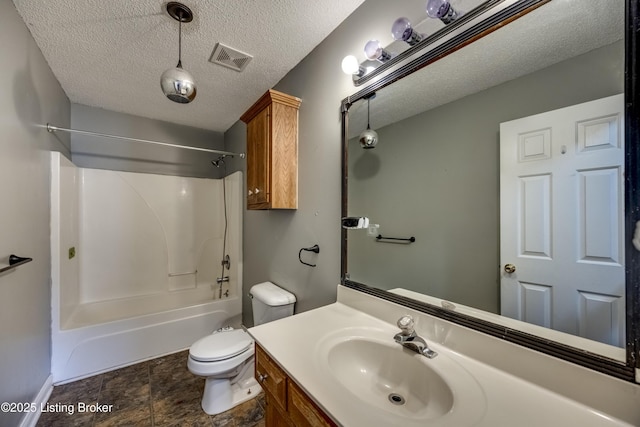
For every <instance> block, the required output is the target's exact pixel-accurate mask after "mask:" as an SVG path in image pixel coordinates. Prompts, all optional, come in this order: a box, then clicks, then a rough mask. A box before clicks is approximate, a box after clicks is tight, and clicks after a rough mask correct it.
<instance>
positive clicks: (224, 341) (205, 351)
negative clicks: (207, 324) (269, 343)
mask: <svg viewBox="0 0 640 427" xmlns="http://www.w3.org/2000/svg"><path fill="white" fill-rule="evenodd" d="M249 294H250V295H251V297H252V304H251V305H252V308H253V315H254V319H255V324H256V325H258V324H261V323H266V322H269V321H272V320H276V319H280V318H283V317H287V316H291V315H292V314H293V306H294V304H295V296H294V295H293V294H291V293H289V292H287V291H285V290H284V289H282V288H280V287H278V286H276V285H274V284H273V283H271V282H265V283H260V284H258V285H254V286H253V287H252V288H251V290H250V291H249ZM254 351H255V347H254V341H253V339H252V338H251V336H250V335H249V334H248V333H247V332H245V331H244V330H242V329H233V328H231V327H225V328H221V329H218V330H217V331H215V332H214V333H213V334H211V335H208V336H206V337H204V338H201V339H199V340H198V341H196V342H195V343H193V345H192V346H191V347H190V348H189V358H188V359H187V368H188V369H189V371H190V372H191V373H192V374H194V375H198V376H202V377H205V378H206V380H205V386H204V394H203V396H202V409H203V410H204V411H205V412H206V413H207V414H209V415H215V414H219V413H221V412H224V411H228V410H229V409H231V408H233V407H234V406H237V405H239V404H240V403H242V402H245V401H247V400H249V399H251V398H253V397H255V396H256V395H257V394H258V393H260V391H261V390H262V389H261V387H260V385H259V384H258V382H257V381H256V380H255V378H254V376H253V374H254V370H255V362H254Z"/></svg>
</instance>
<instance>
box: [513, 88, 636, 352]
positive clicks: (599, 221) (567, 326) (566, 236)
mask: <svg viewBox="0 0 640 427" xmlns="http://www.w3.org/2000/svg"><path fill="white" fill-rule="evenodd" d="M623 117H624V99H623V95H615V96H611V97H607V98H603V99H600V100H596V101H591V102H586V103H583V104H578V105H575V106H572V107H567V108H562V109H559V110H554V111H550V112H547V113H542V114H537V115H535V116H530V117H526V118H522V119H518V120H513V121H510V122H506V123H502V124H501V125H500V156H501V159H500V209H501V211H500V212H501V230H500V232H501V239H500V252H501V265H502V266H503V268H502V279H501V312H502V313H501V314H502V315H505V316H508V317H512V318H516V319H519V320H523V321H526V322H529V323H534V324H537V325H540V326H545V327H548V328H552V329H556V330H559V331H563V332H568V333H570V334H574V335H579V336H582V337H585V338H589V339H593V340H596V341H600V342H604V343H607V344H611V345H615V346H619V347H623V346H624V343H625V339H624V337H625V335H624V319H625V317H624V311H625V301H624V295H625V272H624V265H623V264H624V245H623V238H624V237H623V236H624V223H623V218H624V214H623V212H624V197H623V195H624V188H623V185H624V184H623V183H624V175H623V172H624V171H623V168H624V146H623V129H624V127H623V123H622V120H623ZM509 264H510V265H509ZM507 266H508V268H507Z"/></svg>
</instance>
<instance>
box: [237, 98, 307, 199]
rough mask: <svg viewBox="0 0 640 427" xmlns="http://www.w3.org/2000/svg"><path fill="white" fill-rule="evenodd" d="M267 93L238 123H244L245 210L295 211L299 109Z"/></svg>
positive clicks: (290, 101) (294, 102)
mask: <svg viewBox="0 0 640 427" xmlns="http://www.w3.org/2000/svg"><path fill="white" fill-rule="evenodd" d="M300 103H301V100H300V99H299V98H296V97H294V96H290V95H287V94H284V93H282V92H278V91H275V90H268V91H267V92H266V93H265V94H264V95H263V96H262V97H261V98H260V99H259V100H258V101H256V103H255V104H253V106H252V107H251V108H249V109H248V110H247V112H246V113H244V114H243V115H242V117H240V120H242V121H243V122H245V123H246V124H247V209H297V208H298V108H299V107H300Z"/></svg>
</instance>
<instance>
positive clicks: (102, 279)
mask: <svg viewBox="0 0 640 427" xmlns="http://www.w3.org/2000/svg"><path fill="white" fill-rule="evenodd" d="M80 176H81V184H80V224H81V230H80V248H81V250H80V252H79V255H80V303H91V302H97V301H105V300H113V299H120V298H129V297H137V296H142V295H150V294H155V293H162V292H168V291H175V290H184V289H194V288H196V287H198V286H210V285H211V284H213V283H215V278H216V274H217V273H219V272H217V271H216V270H217V268H215V266H219V265H220V263H219V261H220V260H221V259H222V238H223V232H224V223H223V205H222V184H221V182H220V181H218V180H211V179H200V178H185V177H177V176H165V175H152V174H139V173H131V172H116V171H108V170H98V169H80Z"/></svg>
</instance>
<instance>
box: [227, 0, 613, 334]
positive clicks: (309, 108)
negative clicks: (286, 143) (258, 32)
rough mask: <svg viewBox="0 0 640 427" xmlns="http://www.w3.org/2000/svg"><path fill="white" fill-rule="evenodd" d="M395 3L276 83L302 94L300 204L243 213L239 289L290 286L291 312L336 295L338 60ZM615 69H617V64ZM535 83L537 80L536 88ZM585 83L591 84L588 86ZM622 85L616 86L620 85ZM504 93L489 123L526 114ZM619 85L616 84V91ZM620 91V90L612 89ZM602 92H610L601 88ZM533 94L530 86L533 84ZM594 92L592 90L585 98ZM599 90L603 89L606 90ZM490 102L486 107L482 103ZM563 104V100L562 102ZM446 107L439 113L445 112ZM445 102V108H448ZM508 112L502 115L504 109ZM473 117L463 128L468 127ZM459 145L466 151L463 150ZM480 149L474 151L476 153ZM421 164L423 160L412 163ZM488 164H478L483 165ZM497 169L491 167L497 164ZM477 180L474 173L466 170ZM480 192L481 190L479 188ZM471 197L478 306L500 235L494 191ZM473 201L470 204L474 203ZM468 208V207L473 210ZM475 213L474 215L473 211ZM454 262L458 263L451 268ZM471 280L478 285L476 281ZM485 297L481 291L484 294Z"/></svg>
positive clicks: (372, 4)
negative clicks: (478, 253)
mask: <svg viewBox="0 0 640 427" xmlns="http://www.w3.org/2000/svg"><path fill="white" fill-rule="evenodd" d="M400 7H401V6H398V5H397V4H396V3H394V2H385V1H383V0H368V1H366V2H365V3H364V4H363V5H362V6H361V7H360V8H358V10H357V11H356V12H355V13H354V14H353V15H352V16H350V17H349V18H348V19H347V20H345V22H343V23H342V25H340V26H339V27H338V28H337V29H336V30H335V31H334V32H333V33H332V34H331V35H330V36H329V37H328V38H327V39H325V41H323V42H322V43H321V44H320V45H319V46H318V47H317V48H316V49H315V50H314V51H313V52H312V53H311V54H309V55H308V56H307V57H306V58H305V59H304V60H303V61H302V62H301V63H300V64H299V65H298V66H297V67H296V68H295V69H293V70H292V71H291V72H290V73H289V74H287V76H286V77H285V78H283V79H282V80H281V81H280V82H279V83H278V84H277V85H276V86H275V89H277V90H280V91H283V92H285V93H288V94H291V95H294V96H297V97H300V98H301V99H302V105H301V107H300V130H299V171H298V175H299V209H298V210H297V211H250V212H247V211H245V213H244V265H245V267H244V277H243V282H244V288H245V289H244V291H245V295H246V293H247V292H248V290H249V288H250V287H251V286H252V285H253V284H255V283H259V282H261V281H264V280H271V281H273V282H275V283H276V284H278V285H280V286H282V287H284V288H285V289H288V290H289V291H291V292H293V293H294V294H295V295H296V296H297V297H298V303H297V305H296V312H301V311H306V310H310V309H313V308H316V307H319V306H322V305H325V304H328V303H331V302H333V301H335V298H336V285H337V284H338V283H339V280H340V225H339V220H340V182H341V171H340V161H341V160H340V159H341V156H340V149H341V147H340V115H339V105H340V101H341V100H342V99H343V98H345V97H346V96H347V95H349V94H351V93H354V92H356V91H357V90H356V89H355V88H354V87H353V85H352V84H351V81H350V79H349V77H348V76H345V75H344V74H343V73H342V72H341V70H340V63H341V61H342V58H344V56H346V55H348V54H358V53H359V52H361V50H362V46H364V44H365V43H366V41H367V40H369V39H372V38H378V39H380V40H385V41H388V40H389V34H388V26H389V19H390V18H389V16H398V13H399V12H398V10H399V8H400ZM617 71H618V72H619V71H621V70H620V68H618V69H617ZM600 72H602V68H596V69H592V70H581V73H578V75H580V74H582V73H586V74H589V76H593V75H597V74H598V73H600ZM564 73H565V74H563V75H564V76H565V82H567V84H566V85H559V86H558V85H556V86H554V87H551V88H549V87H547V88H546V89H548V90H549V91H551V92H553V93H554V94H555V95H556V96H554V99H556V100H559V99H560V98H561V97H562V96H563V93H564V92H566V91H568V90H571V89H570V86H573V87H575V85H576V84H579V83H578V82H575V78H576V74H575V70H565V71H564ZM538 87H539V86H538ZM587 89H588V88H587ZM618 89H620V90H621V87H619V86H618ZM501 90H502V91H503V93H501V94H500V97H501V99H506V100H507V101H506V102H505V103H504V104H503V105H501V106H500V107H498V108H497V111H496V113H495V117H494V118H493V120H494V122H495V121H496V120H497V122H498V123H499V121H503V120H508V119H510V118H515V117H518V116H520V115H527V114H529V113H528V112H526V111H524V110H523V109H520V110H518V109H515V108H514V106H513V101H514V100H513V99H511V98H510V97H511V95H510V94H511V93H512V92H511V91H512V90H514V88H513V87H510V86H509V83H507V84H505V85H503V86H502V88H501ZM614 91H616V90H614ZM617 91H619V90H617ZM605 92H607V91H605ZM532 93H533V94H534V95H535V92H534V91H533V90H532ZM592 95H594V92H591V93H590V94H589V95H588V96H589V97H590V96H592ZM603 96H604V95H603ZM580 98H581V95H578V96H574V98H573V100H570V101H569V102H574V101H575V102H580V101H581V99H580ZM487 102H491V104H489V105H491V108H487ZM493 102H495V101H493V100H488V99H484V100H482V99H481V98H477V99H476V100H475V101H474V103H473V104H469V107H468V108H475V109H479V110H486V111H487V112H489V111H490V110H492V109H493V107H494V105H493ZM563 102H564V101H563ZM558 106H559V105H558V102H557V101H553V100H552V101H545V102H544V103H542V102H540V103H537V104H536V108H543V109H552V108H557V107H558ZM444 108H446V107H443V109H441V112H440V113H439V114H444V112H445V109H444ZM449 108H450V107H449ZM505 112H507V114H505ZM475 124H476V120H475V119H473V120H472V121H470V122H469V123H468V124H467V125H465V126H468V127H470V126H473V125H475ZM496 135H497V130H495V129H494V130H491V131H490V132H489V133H488V134H485V135H484V136H483V137H486V138H489V139H490V141H491V144H493V145H492V146H491V148H487V149H485V150H483V151H482V156H489V157H491V158H492V160H491V161H490V162H493V164H494V165H496V164H497V153H498V151H497V150H498V148H497V139H496ZM225 144H226V147H227V149H228V150H231V151H245V145H246V136H245V127H244V124H242V123H236V124H235V125H234V126H233V127H232V128H231V129H229V130H228V131H227V132H226V133H225ZM458 150H460V151H461V152H465V149H464V148H461V147H458ZM478 151H479V150H474V152H473V154H474V155H475V154H477V152H478ZM416 167H421V166H416ZM485 167H487V168H488V167H489V166H483V168H485ZM243 168H244V164H243V163H240V162H236V163H234V170H236V169H243ZM494 170H495V169H494ZM466 176H467V177H469V179H472V180H473V179H474V176H473V175H472V174H466ZM483 182H484V183H483V185H485V184H486V183H489V185H490V187H491V189H490V190H487V191H489V193H490V194H494V195H495V192H496V189H497V187H498V178H497V175H496V174H495V172H494V173H486V172H485V173H484V174H483ZM482 191H484V190H481V192H480V193H479V196H480V195H481V194H482ZM489 197H490V200H492V201H491V202H489V203H486V202H485V198H483V197H476V198H474V199H473V200H472V201H469V202H470V203H472V204H473V203H474V202H475V203H482V204H484V205H487V204H488V205H489V206H488V207H487V208H486V209H488V213H487V215H486V218H487V223H488V224H490V230H485V231H484V232H483V238H484V239H486V240H487V243H486V244H487V245H488V247H487V248H485V249H484V250H486V252H488V253H489V254H490V255H491V261H490V262H489V263H488V264H487V265H486V266H483V274H488V275H491V276H492V278H493V279H491V280H490V281H488V282H487V283H489V286H490V287H491V288H492V289H494V292H493V294H492V295H491V296H490V297H488V298H486V299H485V300H484V302H483V303H482V304H481V305H482V306H483V308H486V309H490V310H495V308H496V301H497V284H496V279H495V277H496V276H495V272H496V270H497V267H498V262H497V259H498V258H497V255H498V248H497V246H496V245H497V233H496V232H495V230H496V229H497V227H498V219H497V212H498V204H497V201H496V199H495V196H489ZM477 208H478V207H477V204H476V205H474V210H475V209H477ZM471 212H473V211H471ZM471 218H473V217H471ZM469 220H470V217H469V216H468V215H466V216H465V215H460V218H459V222H465V221H469ZM316 243H317V244H319V246H320V254H318V255H317V256H312V257H308V259H309V260H310V261H313V262H316V263H317V265H318V266H317V267H316V268H310V267H306V266H304V265H302V264H300V263H299V262H298V260H297V256H298V251H299V250H300V248H301V247H306V246H311V245H313V244H316ZM455 268H458V267H455ZM473 286H475V283H474V284H473ZM473 286H472V287H471V288H467V289H465V290H463V291H462V292H456V295H459V294H460V293H461V294H462V295H465V296H466V297H467V298H471V299H472V298H475V297H476V296H477V295H478V294H479V293H483V294H484V291H485V290H482V291H480V290H479V289H478V290H476V289H475V288H474V287H473ZM483 298H484V297H483ZM243 321H244V323H245V324H246V325H248V326H250V325H252V324H253V319H252V316H251V305H250V300H249V299H248V298H245V299H244V305H243Z"/></svg>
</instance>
